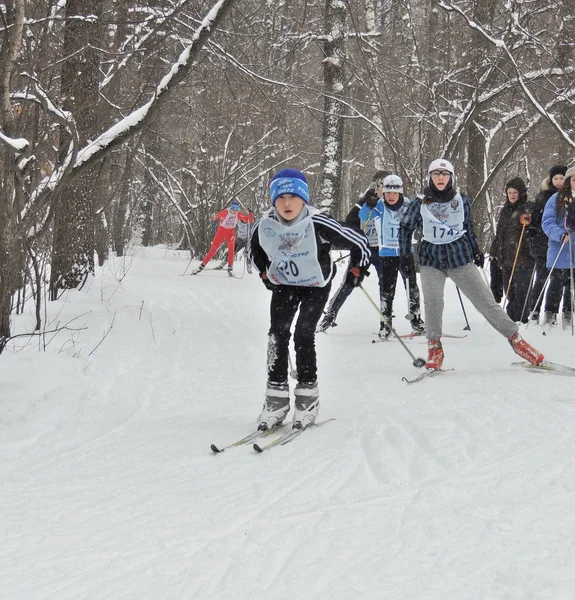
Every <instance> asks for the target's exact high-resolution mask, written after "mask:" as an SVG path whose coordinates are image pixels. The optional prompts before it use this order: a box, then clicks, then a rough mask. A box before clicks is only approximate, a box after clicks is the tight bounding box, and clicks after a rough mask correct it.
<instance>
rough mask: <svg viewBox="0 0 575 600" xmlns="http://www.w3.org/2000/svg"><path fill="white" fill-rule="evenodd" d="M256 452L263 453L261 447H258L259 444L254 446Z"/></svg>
mask: <svg viewBox="0 0 575 600" xmlns="http://www.w3.org/2000/svg"><path fill="white" fill-rule="evenodd" d="M254 450H255V451H256V452H258V453H259V454H261V453H262V452H263V448H262V447H261V446H258V445H257V444H254Z"/></svg>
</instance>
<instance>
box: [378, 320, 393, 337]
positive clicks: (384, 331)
mask: <svg viewBox="0 0 575 600" xmlns="http://www.w3.org/2000/svg"><path fill="white" fill-rule="evenodd" d="M377 337H378V338H379V339H380V340H381V341H382V342H384V341H386V340H388V339H389V338H390V337H391V319H389V320H388V321H387V322H386V321H381V322H380V324H379V333H378V334H377Z"/></svg>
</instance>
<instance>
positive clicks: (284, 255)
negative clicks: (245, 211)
mask: <svg viewBox="0 0 575 600" xmlns="http://www.w3.org/2000/svg"><path fill="white" fill-rule="evenodd" d="M306 208H307V210H308V214H307V215H306V216H305V217H304V218H303V219H302V220H301V221H299V222H297V223H294V224H293V225H284V224H283V223H280V222H278V221H276V220H275V219H272V218H271V217H270V216H269V215H270V213H271V212H272V211H273V210H274V209H271V211H270V213H268V214H267V215H266V216H264V217H263V218H262V220H261V222H260V226H259V230H258V236H259V242H260V245H261V247H262V248H263V250H264V252H265V253H266V254H267V255H268V258H269V259H270V262H271V264H270V266H269V269H268V272H267V274H268V279H269V280H270V281H271V282H272V283H275V284H276V285H300V286H303V287H324V286H325V285H326V284H327V281H326V279H325V278H324V276H323V273H322V270H321V266H320V264H319V262H318V260H317V243H316V238H315V228H314V226H313V222H312V220H311V211H312V210H315V209H313V208H309V207H304V210H306ZM330 272H331V270H330Z"/></svg>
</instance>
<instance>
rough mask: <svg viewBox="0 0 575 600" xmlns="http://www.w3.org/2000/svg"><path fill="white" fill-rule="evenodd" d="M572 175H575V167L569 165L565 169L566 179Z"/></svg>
mask: <svg viewBox="0 0 575 600" xmlns="http://www.w3.org/2000/svg"><path fill="white" fill-rule="evenodd" d="M570 177H575V167H569V168H568V169H567V170H566V171H565V179H569V178H570Z"/></svg>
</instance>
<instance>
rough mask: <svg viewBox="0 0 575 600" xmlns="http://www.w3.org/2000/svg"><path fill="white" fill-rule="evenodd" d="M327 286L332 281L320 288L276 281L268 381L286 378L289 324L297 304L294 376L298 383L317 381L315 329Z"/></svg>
mask: <svg viewBox="0 0 575 600" xmlns="http://www.w3.org/2000/svg"><path fill="white" fill-rule="evenodd" d="M330 289H331V284H330V283H328V284H327V285H326V286H325V287H322V288H319V287H315V288H310V287H300V286H290V285H279V286H277V289H274V290H273V292H272V301H271V304H270V330H269V334H268V365H267V366H268V381H269V382H272V383H285V382H287V378H288V363H289V341H290V338H291V325H292V322H293V320H294V317H295V314H296V312H297V310H298V308H299V315H298V318H297V321H296V324H295V330H294V336H293V338H294V346H295V362H296V370H297V379H298V382H299V383H315V382H316V380H317V358H316V353H315V330H316V327H317V324H318V322H319V319H320V317H321V314H322V312H323V309H324V307H325V305H326V302H327V299H328V298H329V292H330Z"/></svg>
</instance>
